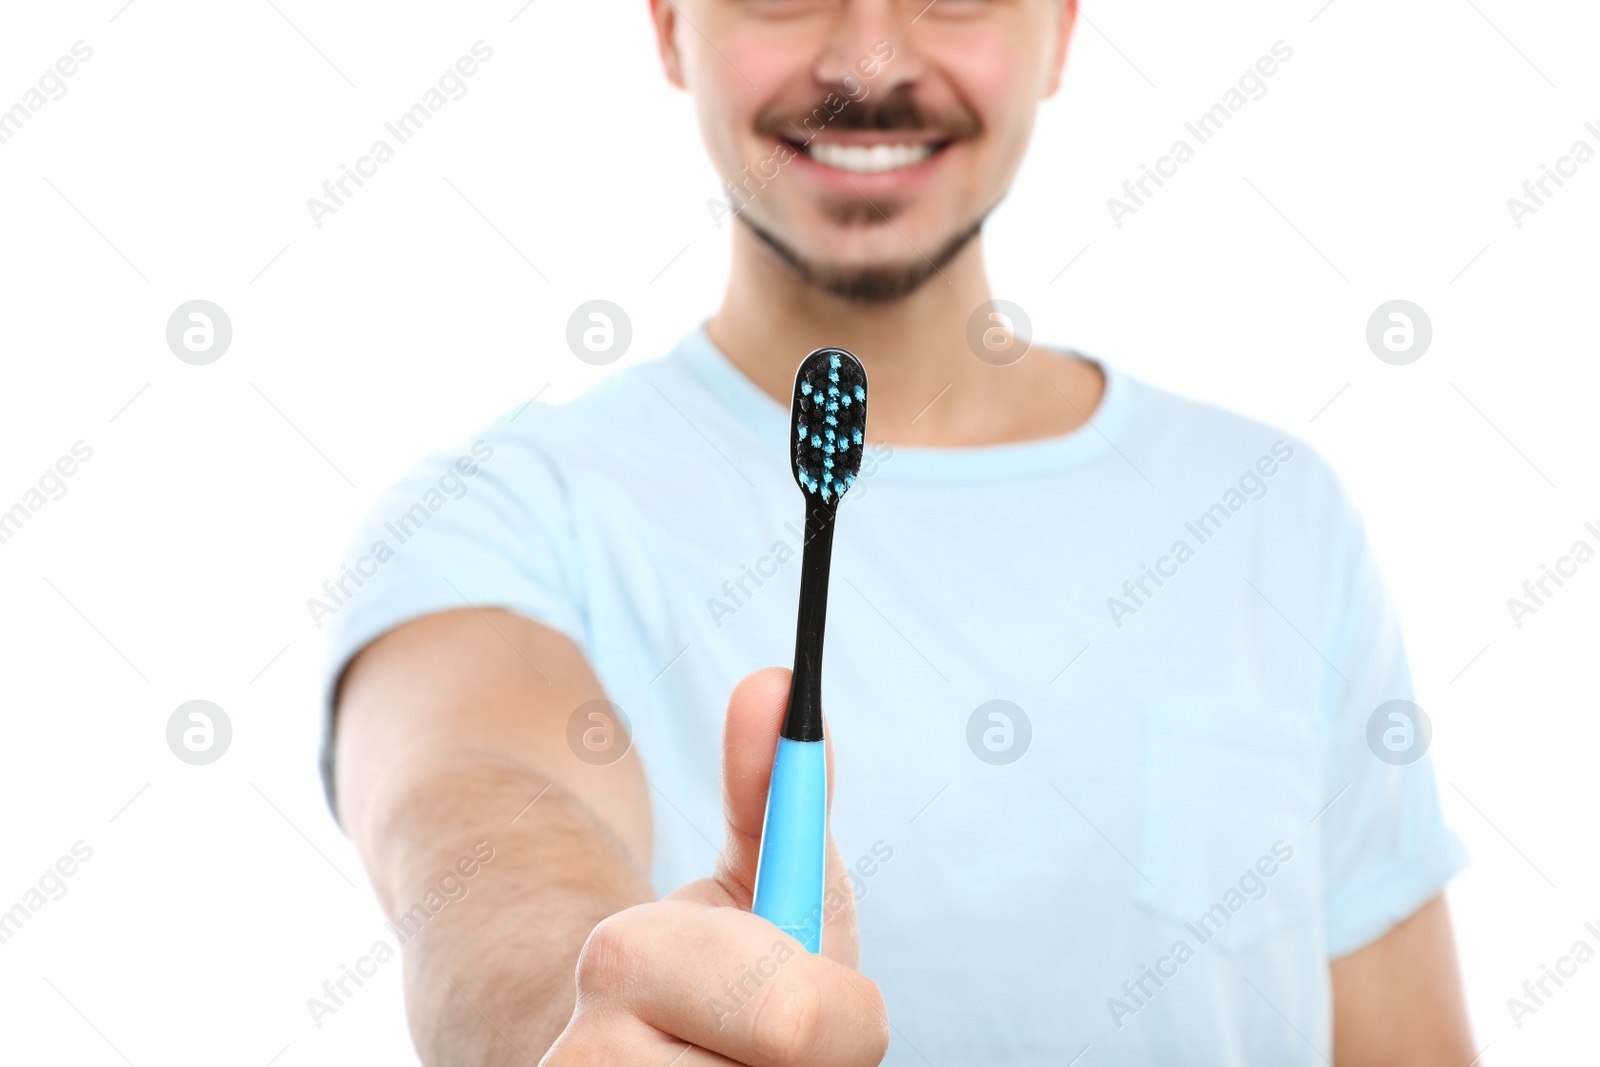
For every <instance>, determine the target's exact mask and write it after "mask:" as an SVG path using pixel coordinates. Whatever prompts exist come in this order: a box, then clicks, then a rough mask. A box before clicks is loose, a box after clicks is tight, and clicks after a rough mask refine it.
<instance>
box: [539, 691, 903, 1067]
mask: <svg viewBox="0 0 1600 1067" xmlns="http://www.w3.org/2000/svg"><path fill="white" fill-rule="evenodd" d="M788 694H789V672H788V671H786V670H781V669H776V668H773V669H768V670H763V671H757V672H756V673H754V674H752V675H750V676H749V677H747V678H745V679H744V681H742V682H740V683H739V685H738V687H737V688H735V689H734V691H733V695H732V696H731V697H730V698H729V700H728V720H727V726H726V729H725V731H724V734H723V743H722V785H723V802H724V808H725V814H726V818H727V834H728V836H727V844H726V846H725V847H724V848H723V852H722V858H721V860H720V861H719V863H718V865H717V869H716V872H715V873H714V874H713V875H712V876H711V877H710V878H707V879H703V880H701V881H698V882H694V883H692V884H690V885H687V886H685V887H683V888H682V889H680V890H678V891H677V892H676V893H674V894H672V895H671V896H670V897H668V898H667V899H665V900H662V901H658V902H654V903H650V904H640V905H638V906H636V907H632V908H628V909H627V910H625V911H620V912H617V913H616V914H614V915H612V916H610V917H609V918H607V919H605V920H604V921H602V922H601V923H600V925H598V926H596V927H595V928H594V931H593V932H592V933H591V934H590V935H589V939H588V941H587V943H586V944H585V945H584V947H583V952H582V954H581V955H580V956H579V958H578V967H577V982H578V1000H577V1006H576V1008H575V1009H574V1011H573V1013H572V1019H571V1021H570V1022H569V1023H568V1024H567V1027H566V1029H565V1030H564V1031H562V1033H561V1036H560V1037H559V1038H558V1039H557V1040H556V1043H555V1044H554V1045H553V1046H551V1048H550V1051H549V1053H548V1054H547V1055H546V1056H545V1058H544V1059H543V1061H542V1064H543V1065H544V1067H564V1065H571V1064H601V1063H605V1064H610V1063H626V1064H641V1065H650V1064H655V1065H659V1067H667V1065H668V1064H673V1065H674V1067H700V1065H705V1064H724V1065H726V1064H729V1063H736V1064H746V1065H750V1067H808V1065H816V1067H853V1065H856V1064H862V1065H873V1064H877V1063H878V1062H879V1061H880V1060H882V1059H883V1056H884V1053H885V1052H886V1051H887V1049H888V1043H889V1022H888V1016H887V1015H886V1014H885V1012H884V1006H883V998H882V996H881V995H880V994H879V992H878V987H877V986H876V985H874V984H873V983H872V982H871V981H869V980H868V979H866V978H863V977H862V976H861V975H860V974H859V973H857V971H856V969H855V968H856V965H857V962H858V944H859V942H858V938H857V931H856V912H855V901H854V897H853V896H852V894H851V891H850V885H849V879H848V878H847V876H846V872H845V868H844V864H843V863H842V862H841V861H840V859H839V853H838V850H837V849H836V848H835V847H834V844H833V838H832V835H831V834H830V835H829V838H828V857H827V865H828V890H829V892H828V894H827V896H826V899H825V903H824V912H825V915H826V919H825V923H824V926H823V932H822V954H821V955H815V956H814V955H811V954H809V953H807V952H806V951H805V949H804V948H802V947H801V945H800V943H799V942H798V941H795V940H794V939H793V938H791V937H789V936H788V935H787V934H784V933H783V932H782V931H780V930H779V929H778V928H777V927H776V926H773V925H772V924H771V923H769V922H767V921H766V920H765V919H761V918H758V917H757V916H755V915H752V914H750V899H751V891H752V888H753V887H754V885H755V875H756V858H757V855H758V854H759V850H760V847H761V824H762V817H763V815H764V813H765V811H766V798H767V782H768V779H769V778H770V776H771V773H772V758H773V754H774V752H775V751H776V749H777V739H778V727H779V724H780V722H781V720H782V718H783V713H784V705H785V703H786V701H787V699H788ZM828 779H829V789H828V793H829V796H830V798H831V797H832V794H833V788H832V779H833V750H832V747H831V745H830V747H829V749H828ZM674 1057H678V1058H677V1059H676V1060H674Z"/></svg>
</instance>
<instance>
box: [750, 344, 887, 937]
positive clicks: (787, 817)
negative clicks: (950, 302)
mask: <svg viewBox="0 0 1600 1067" xmlns="http://www.w3.org/2000/svg"><path fill="white" fill-rule="evenodd" d="M866 426H867V372H866V371H865V369H863V368H862V366H861V361H860V360H858V359H856V357H855V356H853V355H851V354H850V353H849V352H846V351H845V350H844V349H842V348H819V349H817V350H816V351H815V352H812V353H811V354H810V355H808V356H807V357H806V358H805V359H804V360H803V361H801V363H800V367H799V369H798V370H797V371H795V376H794V402H793V404H792V405H791V407H790V409H789V445H790V452H789V468H790V471H791V472H792V473H793V474H794V480H795V482H796V483H797V484H798V485H799V486H800V488H801V490H802V491H803V492H804V493H805V501H806V541H805V551H804V556H803V558H802V562H801V564H800V612H799V619H798V621H797V622H796V625H795V640H794V679H793V681H792V682H791V684H790V687H789V705H788V708H787V710H786V711H785V712H784V717H783V728H782V730H781V732H780V733H779V736H778V751H777V754H776V755H775V756H774V757H773V760H772V783H771V784H770V785H769V786H768V788H767V813H766V818H765V820H764V822H763V825H762V828H761V854H760V857H759V858H758V859H757V861H756V885H755V902H754V904H753V905H752V907H751V910H752V911H754V912H755V913H756V914H757V915H759V916H761V917H762V918H764V919H766V920H768V921H770V922H772V923H773V924H775V925H776V926H777V927H778V928H779V929H781V930H782V931H783V932H784V933H786V934H788V935H789V936H790V937H793V938H794V939H795V940H796V941H799V942H800V943H801V944H802V945H804V946H805V947H806V950H807V951H808V952H820V951H821V949H822V926H823V919H824V915H823V911H822V900H823V881H824V877H825V870H824V856H825V853H826V849H827V840H828V825H827V824H828V760H827V742H826V741H824V740H823V737H822V635H823V627H824V624H825V622H826V618H827V612H828V564H829V561H830V560H831V559H832V555H833V525H834V519H835V518H837V516H838V514H839V500H840V498H841V497H843V496H844V494H845V491H846V490H848V489H849V488H850V487H851V486H852V485H854V484H855V480H856V475H857V474H859V473H860V471H861V448H862V444H863V436H862V435H863V433H864V431H865V430H866Z"/></svg>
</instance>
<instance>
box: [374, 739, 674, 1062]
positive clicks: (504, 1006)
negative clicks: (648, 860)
mask: <svg viewBox="0 0 1600 1067" xmlns="http://www.w3.org/2000/svg"><path fill="white" fill-rule="evenodd" d="M395 778H397V779H400V780H399V781H397V782H396V783H395V784H394V785H393V786H392V787H391V788H389V789H387V790H385V791H384V795H381V796H378V797H375V798H374V804H373V805H372V806H371V808H370V809H369V811H370V818H369V822H368V825H366V826H365V827H362V828H361V829H360V831H359V832H358V833H357V834H356V836H357V838H358V844H359V845H361V849H362V854H363V857H364V859H365V860H366V862H367V866H368V870H369V872H370V873H371V875H372V879H373V882H374V884H375V886H376V888H377V891H378V895H379V899H380V901H381V902H382V904H383V906H384V909H385V911H386V913H387V914H388V915H389V917H390V919H391V921H392V922H394V924H395V927H396V930H397V931H398V932H399V933H400V934H401V935H402V936H403V937H404V938H405V941H404V956H405V981H406V1009H407V1014H408V1016H409V1019H410V1024H411V1031H412V1036H413V1038H414V1040H415V1041H416V1044H417V1048H418V1049H419V1051H420V1054H421V1056H422V1058H423V1060H424V1062H426V1063H428V1064H430V1065H442V1064H457V1063H472V1064H498V1063H508V1064H509V1063H516V1064H521V1063H524V1062H526V1061H527V1060H532V1061H534V1062H537V1060H538V1059H539V1057H540V1056H541V1055H543V1053H544V1051H545V1050H546V1048H548V1046H549V1045H550V1044H551V1043H552V1042H553V1041H554V1040H555V1038H556V1037H557V1035H559V1034H560V1032H561V1030H562V1028H563V1027H564V1026H565V1025H566V1022H567V1020H568V1018H569V1016H570V1015H571V1013H572V1007H573V998H574V985H573V969H574V966H575V964H576V962H577V958H578V953H579V950H580V949H581V948H582V947H583V944H584V941H585V939H586V938H587V937H588V935H589V932H590V931H591V930H592V929H593V928H594V926H595V925H596V924H597V923H598V922H599V921H600V920H601V919H603V918H605V917H606V916H607V915H611V914H613V913H615V912H617V911H621V910H623V909H624V908H628V907H631V906H632V905H634V904H638V903H641V902H643V901H646V900H649V899H651V896H652V894H651V891H650V886H649V881H648V877H647V874H646V872H644V871H643V870H641V869H640V866H639V864H638V862H637V861H636V860H635V858H634V857H633V856H632V855H631V854H630V852H629V850H628V849H627V847H626V846H625V845H624V844H623V843H622V841H621V840H620V839H619V838H618V837H617V835H616V834H615V833H613V832H612V831H611V829H610V828H609V827H607V826H606V825H605V824H604V823H603V822H601V821H600V820H599V819H598V818H596V817H595V816H594V815H593V814H592V813H591V812H590V811H589V809H588V808H586V807H585V806H584V805H583V804H582V803H580V802H579V801H577V800H576V799H575V798H574V797H573V796H572V795H571V794H570V793H569V792H567V791H566V790H564V789H562V787H560V786H559V785H555V784H552V783H551V781H550V780H549V779H548V778H546V777H545V776H543V775H541V774H540V773H539V772H537V771H536V770H534V769H533V768H530V767H527V766H525V765H522V764H519V763H516V762H514V761H511V760H509V759H506V758H504V757H498V756H496V755H494V754H492V753H479V752H460V753H452V754H444V755H439V756H434V757H430V758H429V759H428V760H427V761H426V762H425V763H424V764H422V765H413V766H412V767H410V768H407V769H406V770H405V771H404V772H403V774H397V775H396V776H395ZM391 780H392V781H393V780H394V779H391ZM535 798H537V799H535ZM480 843H486V844H480ZM475 848H476V849H477V850H478V853H477V854H478V855H479V856H481V855H482V854H483V853H484V852H485V851H486V850H488V849H492V850H493V857H492V859H491V860H489V861H488V862H485V863H482V864H481V865H480V868H479V870H478V873H477V874H476V876H475V877H473V878H471V879H464V880H463V881H464V883H465V885H466V887H467V889H466V892H465V895H463V896H461V897H460V898H459V899H457V900H449V901H448V902H447V903H446V904H445V905H443V906H441V907H439V910H437V911H436V912H435V911H432V910H430V909H429V908H428V907H427V904H428V903H429V901H428V895H429V893H430V892H433V893H435V894H436V895H435V897H434V900H433V903H435V904H437V902H438V900H439V897H438V896H437V891H438V887H439V885H440V882H441V878H442V877H443V876H445V875H447V874H449V873H450V872H452V871H456V872H457V873H458V875H459V866H458V864H460V862H461V861H462V860H463V858H467V857H473V856H474V849H475ZM469 866H470V863H469ZM419 904H421V905H422V906H423V907H422V911H420V912H419V911H418V910H417V905H419ZM408 916H409V918H408ZM424 916H426V917H425V918H424ZM419 920H420V921H419Z"/></svg>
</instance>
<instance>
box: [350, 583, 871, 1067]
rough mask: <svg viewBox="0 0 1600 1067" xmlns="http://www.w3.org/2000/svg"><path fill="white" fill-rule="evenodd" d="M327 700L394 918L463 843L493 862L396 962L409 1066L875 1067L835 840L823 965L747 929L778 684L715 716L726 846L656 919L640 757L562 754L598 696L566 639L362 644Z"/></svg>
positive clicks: (421, 631) (518, 632)
mask: <svg viewBox="0 0 1600 1067" xmlns="http://www.w3.org/2000/svg"><path fill="white" fill-rule="evenodd" d="M342 688H343V693H342V698H341V700H340V710H339V722H338V741H339V745H338V767H337V781H338V803H339V813H340V818H341V821H342V822H343V823H344V825H345V827H346V829H347V830H348V831H349V833H350V836H351V838H352V839H353V840H354V841H355V844H356V847H357V849H358V850H359V851H360V853H361V856H362V859H363V861H364V863H365V864H366V867H367V871H368V873H369V875H370V876H371V878H372V882H373V885H374V886H375V887H376V889H377V892H378V897H379V900H380V901H381V903H382V904H383V907H384V910H385V911H386V912H387V913H388V915H389V916H390V917H391V918H392V919H396V920H398V919H399V918H400V917H401V916H402V914H403V913H404V912H406V911H407V910H408V909H409V908H410V907H411V906H412V905H413V904H415V903H417V902H418V901H421V900H422V899H423V898H424V897H425V896H426V894H427V893H428V891H429V890H430V889H432V888H433V887H435V886H437V885H438V884H439V879H440V877H441V875H442V874H444V873H446V872H449V871H450V870H452V868H453V867H454V865H455V864H456V863H457V861H458V860H460V859H461V858H463V857H466V856H469V855H471V854H472V853H473V847H474V845H476V843H477V842H480V841H486V842H488V844H489V846H490V847H492V848H493V849H494V858H493V860H492V862H491V863H490V864H488V865H486V866H485V867H484V868H483V869H482V870H481V871H480V872H479V873H478V875H477V876H476V878H474V879H473V880H472V881H471V883H470V886H471V888H470V890H469V892H468V895H467V896H465V897H462V898H461V899H459V900H456V901H454V902H452V903H450V904H449V905H447V906H445V907H443V908H442V909H440V910H439V911H438V912H437V914H434V915H433V916H432V917H431V918H429V919H427V920H426V922H425V923H424V924H423V925H422V928H421V930H420V931H419V932H418V933H417V934H416V935H415V936H414V937H412V938H411V939H410V940H408V941H407V942H406V943H405V950H404V953H405V983H406V1011H407V1016H408V1018H409V1020H410V1025H411V1033H412V1037H413V1039H414V1040H415V1042H416V1044H417V1049H418V1051H419V1053H420V1054H421V1056H422V1059H423V1062H425V1063H427V1064H430V1065H438V1064H458V1063H459V1064H474V1065H482V1064H531V1063H534V1062H541V1063H543V1064H545V1067H560V1065H564V1064H573V1063H602V1062H603V1063H662V1064H665V1063H668V1062H676V1060H675V1057H679V1056H680V1055H681V1054H683V1053H684V1052H685V1051H686V1049H685V1045H686V1044H688V1045H692V1046H694V1047H696V1048H698V1049H704V1050H708V1051H706V1052H699V1053H697V1055H695V1056H686V1057H683V1060H682V1062H683V1064H684V1067H689V1065H690V1064H711V1063H723V1064H727V1063H742V1064H762V1065H769V1067H857V1065H863V1067H864V1065H867V1064H876V1063H877V1062H878V1061H879V1060H880V1059H882V1057H883V1054H884V1050H885V1048H886V1047H887V1043H888V1024H887V1022H886V1020H885V1017H884V1009H883V1000H882V997H881V996H880V995H879V993H878V989H877V987H876V986H875V985H873V984H872V983H871V982H869V981H868V980H867V979H865V978H863V977H861V975H859V974H858V973H856V971H855V970H854V967H855V962H856V954H857V950H856V946H857V941H856V931H855V907H854V900H853V897H852V895H851V894H850V892H849V891H848V888H847V886H848V883H847V882H846V880H845V879H846V872H845V870H844V866H843V864H842V863H841V862H840V860H839V855H838V850H837V849H836V848H835V847H834V846H833V842H832V839H831V837H830V839H829V843H828V865H829V881H830V882H831V883H833V884H834V885H836V886H838V887H839V888H840V889H841V893H840V897H841V899H842V900H843V901H844V904H843V906H842V908H841V909H840V910H838V911H835V912H830V913H828V914H827V915H826V922H825V926H824V936H823V950H824V953H825V954H824V955H822V956H812V955H810V954H808V953H806V952H804V950H803V949H801V947H800V946H799V945H798V943H796V942H794V941H793V939H791V938H788V937H787V936H786V935H784V934H782V933H781V932H780V931H778V929H777V928H776V927H774V926H773V925H772V924H771V923H768V922H767V921H766V920H765V919H760V918H757V917H756V916H754V915H751V914H749V909H750V886H751V884H752V882H753V879H754V876H755V864H756V856H757V851H758V849H759V845H760V841H759V835H760V832H761V815H762V811H763V809H764V805H765V801H766V791H767V783H768V779H769V776H770V772H771V768H772V760H773V754H774V751H775V749H776V747H777V735H778V724H779V721H780V719H781V717H782V715H783V710H784V705H785V702H786V700H787V697H788V689H789V680H788V672H787V671H781V670H767V671H758V672H757V673H756V674H754V675H751V676H750V677H749V678H747V679H745V681H744V682H742V683H740V685H739V686H738V687H736V688H735V690H734V692H733V694H732V696H731V697H730V698H729V702H728V717H727V726H726V729H725V733H724V738H723V798H724V805H725V814H726V820H727V830H728V835H727V844H726V847H725V848H724V849H723V853H722V857H721V859H720V861H719V863H718V865H717V869H716V871H715V872H713V874H712V876H711V877H710V878H707V879H703V880H701V881H699V882H694V883H691V884H690V885H687V886H685V887H683V888H682V889H680V890H678V891H677V892H675V893H673V894H672V896H671V897H669V898H667V899H666V900H661V901H656V900H653V899H652V894H651V890H650V884H649V878H648V868H649V861H650V803H649V794H648V791H647V790H648V786H647V784H646V782H645V778H644V773H643V770H642V767H641V765H640V763H639V760H638V758H637V757H636V756H635V755H634V754H633V753H632V751H630V752H629V753H628V754H627V755H626V756H624V757H623V758H622V759H620V760H618V761H617V762H615V763H613V764H611V765H609V766H605V767H596V766H591V765H590V764H587V763H585V762H583V761H582V760H580V759H578V758H577V756H576V755H575V754H574V753H573V752H572V751H571V749H570V748H569V747H568V744H567V720H568V718H569V717H570V716H571V714H572V712H573V710H574V709H575V708H577V707H578V706H579V705H580V704H582V703H584V702H586V701H588V700H593V699H597V698H599V697H601V695H602V694H601V687H600V684H599V682H598V681H597V680H596V678H595V676H594V673H593V671H592V670H590V669H589V667H588V665H587V664H586V663H585V662H584V659H583V656H582V653H581V652H580V651H579V650H578V649H577V648H576V647H575V646H574V645H573V644H572V643H571V642H570V641H568V640H567V639H566V638H565V637H563V636H561V635H560V634H558V633H556V632H555V631H553V630H551V629H549V628H547V627H544V626H540V625H538V624H537V623H534V622H531V621H529V620H527V619H523V618H520V617H518V616H515V615H511V614H509V613H506V612H502V611H486V612H481V613H480V612H477V611H458V612H449V613H445V614H442V615H436V616H431V617H429V618H425V619H421V620H418V621H416V622H412V623H409V624H407V625H405V626H402V627H400V628H399V629H397V630H395V631H393V632H392V633H390V634H388V635H387V636H385V637H383V638H380V639H379V640H378V641H375V642H374V643H373V644H372V645H371V646H370V647H368V648H367V649H366V651H364V652H363V653H361V655H360V656H358V657H357V658H356V659H355V661H354V662H353V663H352V665H351V667H350V669H349V671H348V672H347V673H346V676H345V680H344V684H343V687H342ZM829 766H830V772H831V766H832V764H831V757H830V764H829ZM530 804H531V806H530ZM773 960H776V961H777V962H778V963H780V964H781V966H778V967H776V968H765V969H763V967H762V965H763V964H765V963H767V962H768V961H773ZM751 966H755V967H756V968H757V969H758V970H759V971H760V972H761V974H762V975H763V981H762V982H759V983H757V984H756V987H755V988H744V987H741V989H740V991H739V992H738V994H737V995H730V993H729V992H728V989H727V987H726V985H725V983H724V980H723V976H725V975H729V974H736V973H743V971H742V970H741V968H748V967H751ZM769 971H771V973H770V974H769ZM713 1054H715V1055H713ZM541 1057H543V1059H541Z"/></svg>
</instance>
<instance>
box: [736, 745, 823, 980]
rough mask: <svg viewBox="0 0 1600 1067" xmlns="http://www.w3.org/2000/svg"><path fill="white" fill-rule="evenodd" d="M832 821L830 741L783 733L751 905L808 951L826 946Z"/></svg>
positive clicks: (769, 791)
mask: <svg viewBox="0 0 1600 1067" xmlns="http://www.w3.org/2000/svg"><path fill="white" fill-rule="evenodd" d="M827 826H828V760H827V742H825V741H791V740H789V739H788V738H787V737H780V738H778V753H777V755H776V756H775V757H774V758H773V761H772V784H771V785H770V786H768V788H767V817H766V820H765V822H764V824H763V826H762V828H761V857H760V859H759V860H757V862H756V889H755V905H754V907H753V908H752V909H751V910H752V911H754V912H755V913H756V914H757V915H759V916H761V917H762V918H763V919H766V920H768V921H769V922H771V923H773V924H774V925H776V926H777V927H778V928H779V929H780V930H782V931H783V932H784V933H786V934H788V935H789V936H790V937H792V938H794V939H795V940H796V941H798V942H800V943H801V944H802V945H804V946H805V947H806V950H807V951H808V952H818V951H821V948H822V921H823V914H822V887H823V880H824V867H823V863H824V856H825V853H826V848H827V834H828V829H827Z"/></svg>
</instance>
